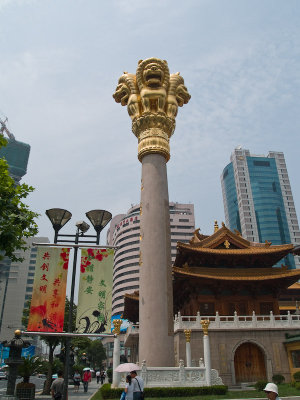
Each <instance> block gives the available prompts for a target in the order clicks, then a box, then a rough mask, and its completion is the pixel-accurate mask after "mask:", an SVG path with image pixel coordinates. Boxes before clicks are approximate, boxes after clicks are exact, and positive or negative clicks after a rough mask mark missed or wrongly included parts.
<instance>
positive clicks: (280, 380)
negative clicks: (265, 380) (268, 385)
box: [272, 374, 285, 385]
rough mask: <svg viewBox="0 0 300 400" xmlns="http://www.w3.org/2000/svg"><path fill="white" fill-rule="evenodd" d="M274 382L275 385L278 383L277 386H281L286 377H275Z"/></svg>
mask: <svg viewBox="0 0 300 400" xmlns="http://www.w3.org/2000/svg"><path fill="white" fill-rule="evenodd" d="M272 381H273V382H274V383H276V385H280V384H281V383H283V382H284V381H285V377H284V376H283V375H280V374H278V375H273V377H272Z"/></svg>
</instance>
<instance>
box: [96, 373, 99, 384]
mask: <svg viewBox="0 0 300 400" xmlns="http://www.w3.org/2000/svg"><path fill="white" fill-rule="evenodd" d="M96 378H97V384H98V383H99V382H100V371H99V370H98V371H97V372H96Z"/></svg>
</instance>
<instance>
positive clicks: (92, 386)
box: [35, 378, 101, 400]
mask: <svg viewBox="0 0 300 400" xmlns="http://www.w3.org/2000/svg"><path fill="white" fill-rule="evenodd" d="M100 387H101V384H100V383H99V384H97V380H96V378H94V379H92V382H90V383H89V387H88V391H87V392H86V393H85V392H84V391H83V383H82V382H81V383H80V386H79V391H78V393H76V392H74V386H73V385H69V387H68V400H89V399H90V398H91V397H92V396H93V395H94V394H95V393H96V392H97V391H98V389H99V388H100ZM35 398H36V400H48V399H52V397H51V395H41V394H38V393H36V394H35Z"/></svg>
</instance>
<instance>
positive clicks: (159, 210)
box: [139, 154, 174, 367]
mask: <svg viewBox="0 0 300 400" xmlns="http://www.w3.org/2000/svg"><path fill="white" fill-rule="evenodd" d="M140 251H141V259H140V304H139V314H140V321H139V322H140V334H139V359H140V361H141V360H146V361H147V365H148V366H151V367H159V366H164V367H170V366H173V365H174V343H173V342H174V338H173V330H174V328H173V326H174V324H173V293H172V275H171V273H172V271H171V237H170V213H169V195H168V181H167V169H166V160H165V158H164V157H163V156H162V155H160V154H148V155H145V156H144V157H143V159H142V190H141V246H140ZM150 343H151V345H149V344H150Z"/></svg>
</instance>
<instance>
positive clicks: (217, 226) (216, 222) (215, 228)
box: [214, 220, 219, 233]
mask: <svg viewBox="0 0 300 400" xmlns="http://www.w3.org/2000/svg"><path fill="white" fill-rule="evenodd" d="M218 230H219V225H218V221H217V220H215V224H214V233H215V232H217V231H218Z"/></svg>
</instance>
